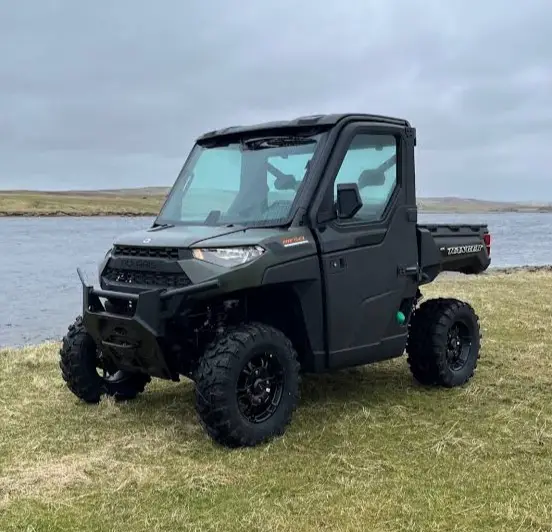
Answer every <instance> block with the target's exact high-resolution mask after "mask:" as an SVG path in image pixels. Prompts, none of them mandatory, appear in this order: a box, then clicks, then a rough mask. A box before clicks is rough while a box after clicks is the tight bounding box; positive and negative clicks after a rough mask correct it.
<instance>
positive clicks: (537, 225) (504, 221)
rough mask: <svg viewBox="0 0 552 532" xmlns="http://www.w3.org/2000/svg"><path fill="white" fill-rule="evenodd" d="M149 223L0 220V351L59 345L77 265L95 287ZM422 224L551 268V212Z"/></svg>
mask: <svg viewBox="0 0 552 532" xmlns="http://www.w3.org/2000/svg"><path fill="white" fill-rule="evenodd" d="M151 222H152V218H149V217H148V218H122V217H121V218H118V217H114V218H95V217H91V218H0V279H1V281H2V288H1V289H0V346H6V345H22V344H28V343H37V342H40V341H44V340H50V339H59V338H60V337H61V336H62V335H63V334H64V333H65V331H66V329H67V326H68V325H69V324H70V323H71V322H72V321H73V320H74V318H75V316H76V315H77V314H79V313H80V310H81V304H82V301H81V298H82V291H81V284H80V281H79V279H78V277H77V273H76V268H77V266H81V267H83V270H84V271H85V272H86V273H87V275H88V276H89V279H91V280H93V281H94V282H95V283H96V282H97V264H98V262H99V261H100V260H101V259H102V258H103V257H104V255H105V252H106V251H107V249H109V247H110V246H111V243H112V241H113V239H114V238H115V237H116V236H117V235H119V234H121V233H125V232H128V231H133V230H137V229H142V228H146V227H148V226H149V225H150V224H151ZM420 222H422V223H423V222H437V223H446V222H450V223H462V222H474V223H479V222H481V223H488V224H489V228H490V230H491V233H492V236H493V244H492V256H493V267H505V266H521V265H527V264H529V265H543V264H551V263H552V239H551V238H550V234H551V233H552V215H551V214H515V213H511V214H510V213H507V214H502V213H501V214H466V215H464V214H462V215H458V214H431V215H429V214H426V215H422V216H421V217H420Z"/></svg>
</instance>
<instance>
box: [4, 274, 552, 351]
mask: <svg viewBox="0 0 552 532" xmlns="http://www.w3.org/2000/svg"><path fill="white" fill-rule="evenodd" d="M542 273H544V274H547V273H550V274H552V263H551V264H542V265H525V266H496V267H493V266H491V267H489V269H488V270H487V271H485V272H482V273H480V274H477V275H475V276H474V277H475V278H478V277H482V276H483V277H494V276H498V275H516V274H517V275H528V274H542ZM468 277H472V276H471V275H465V274H462V273H459V272H442V273H441V274H439V277H438V278H437V279H436V280H435V281H434V282H435V283H438V282H439V281H440V280H446V279H448V280H451V279H468ZM445 282H446V281H445ZM60 341H61V336H60V337H59V338H58V339H55V338H50V339H44V340H41V341H38V342H31V343H25V344H11V345H0V355H2V354H4V355H5V354H6V353H7V352H8V351H19V350H22V349H29V348H33V347H37V346H40V345H45V344H57V343H59V342H60Z"/></svg>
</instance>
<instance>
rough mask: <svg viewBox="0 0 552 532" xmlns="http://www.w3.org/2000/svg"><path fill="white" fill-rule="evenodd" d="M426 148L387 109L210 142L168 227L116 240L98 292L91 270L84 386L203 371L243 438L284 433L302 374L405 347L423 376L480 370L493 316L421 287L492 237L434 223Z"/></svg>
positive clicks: (213, 429) (75, 353) (74, 378)
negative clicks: (420, 168)
mask: <svg viewBox="0 0 552 532" xmlns="http://www.w3.org/2000/svg"><path fill="white" fill-rule="evenodd" d="M415 144H416V134H415V129H414V128H413V127H411V125H410V124H409V123H408V122H407V121H406V120H402V119H396V118H391V117H384V116H375V115H320V116H312V117H303V118H298V119H296V120H292V121H288V122H276V123H267V124H260V125H257V126H249V127H232V128H227V129H223V130H218V131H213V132H210V133H207V134H204V135H203V136H201V137H200V138H198V139H197V141H196V143H195V145H194V147H193V149H192V150H191V153H190V154H189V156H188V158H187V160H186V162H185V164H184V166H183V168H182V171H181V173H180V175H179V176H178V178H177V180H176V182H175V184H174V186H173V187H172V189H171V192H170V193H169V195H168V197H167V199H166V201H165V203H164V205H163V207H162V208H161V211H160V213H159V215H158V217H157V218H156V220H155V222H154V223H153V225H152V227H151V228H149V229H146V230H143V231H138V232H135V233H132V234H128V235H123V236H121V237H120V238H118V239H117V240H116V241H115V243H114V246H113V248H112V249H111V250H109V252H108V253H107V254H106V257H105V259H104V260H103V262H102V263H101V265H100V279H99V283H100V287H99V288H97V287H94V286H91V285H89V284H88V283H87V282H86V280H85V279H84V277H82V274H81V280H82V282H83V286H84V293H83V295H84V305H83V307H84V308H83V315H82V317H79V318H78V319H77V321H76V323H75V324H73V325H72V326H71V328H70V331H69V333H68V335H67V336H66V337H65V338H64V343H63V347H62V350H61V367H62V370H63V375H64V378H65V380H66V382H67V384H68V386H69V388H70V389H71V390H72V391H73V392H74V393H75V394H76V395H77V396H79V397H81V398H82V399H84V400H85V401H90V402H97V401H99V400H100V397H101V395H102V394H109V395H114V396H117V397H119V398H132V397H134V396H135V395H136V394H137V393H139V392H141V391H142V390H143V389H144V386H145V385H146V384H147V382H149V380H150V379H151V377H158V378H163V379H171V380H178V379H179V378H180V377H181V376H186V377H189V378H191V379H192V380H194V381H195V384H196V397H197V409H198V412H199V415H200V418H201V420H202V422H203V424H204V426H205V428H206V430H207V432H208V433H209V434H210V435H211V436H212V437H213V438H215V439H216V440H217V441H219V442H221V443H223V444H225V445H231V446H233V445H254V444H257V443H259V442H261V441H265V440H266V439H268V438H271V437H272V436H274V435H275V434H280V433H282V432H283V430H284V428H285V427H286V426H287V424H288V423H289V421H290V419H291V415H292V411H293V409H294V408H295V406H296V404H297V401H298V394H299V388H298V386H299V374H300V372H307V373H308V372H321V371H329V370H332V369H337V368H343V367H350V366H354V365H362V364H368V363H372V362H376V361H378V360H385V359H389V358H392V357H397V356H401V355H402V354H403V353H404V352H405V350H406V352H407V353H408V360H409V363H410V367H411V369H412V372H413V374H414V376H415V377H416V378H417V379H418V380H419V381H421V382H424V383H426V384H440V385H445V386H454V385H459V384H462V383H464V382H466V381H467V380H468V379H469V378H470V377H471V375H472V373H473V370H474V369H475V366H476V363H477V358H478V356H479V324H478V320H477V316H476V314H475V312H474V311H473V309H472V307H471V306H470V305H469V304H467V303H463V302H459V301H456V300H448V299H447V300H439V299H438V300H429V301H428V302H425V303H423V304H422V305H420V304H419V300H420V297H421V292H420V286H421V285H423V284H426V283H428V282H431V281H432V280H433V279H435V277H436V276H437V275H438V274H439V273H440V272H441V271H443V270H448V271H458V272H462V273H466V274H473V273H480V272H482V271H484V270H485V269H486V268H487V267H488V266H489V264H490V236H489V232H488V229H487V227H486V225H478V224H471V225H451V224H447V225H427V224H426V225H421V224H418V220H417V207H416V191H415V172H414V148H415ZM443 316H445V317H446V320H445V318H444V317H443ZM443 324H445V326H446V330H445V329H443V326H444V325H443ZM431 338H432V339H433V340H431V341H430V339H431ZM96 366H97V367H100V368H101V369H102V375H99V374H98V373H97V372H96V371H92V370H91V368H93V367H96ZM104 371H105V374H103V372H104Z"/></svg>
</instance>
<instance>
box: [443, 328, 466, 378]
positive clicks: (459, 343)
mask: <svg viewBox="0 0 552 532" xmlns="http://www.w3.org/2000/svg"><path fill="white" fill-rule="evenodd" d="M447 340H448V341H447V361H448V363H449V365H450V367H451V369H452V370H453V371H459V370H461V369H462V368H463V367H464V365H465V364H466V362H467V360H468V358H469V354H470V350H471V345H472V337H471V334H470V331H469V329H468V327H467V326H466V325H465V324H464V323H456V324H454V325H453V326H452V327H451V328H450V330H449V332H448V338H447Z"/></svg>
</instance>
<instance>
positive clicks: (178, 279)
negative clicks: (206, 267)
mask: <svg viewBox="0 0 552 532" xmlns="http://www.w3.org/2000/svg"><path fill="white" fill-rule="evenodd" d="M103 277H104V278H105V279H106V280H107V281H110V282H112V283H123V284H129V285H137V286H148V287H152V288H183V287H184V286H189V285H191V284H192V281H190V278H189V277H188V276H187V275H186V274H185V273H184V272H179V273H166V272H143V271H137V270H120V269H118V268H111V267H109V266H108V267H107V268H106V270H105V273H104V275H103Z"/></svg>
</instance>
